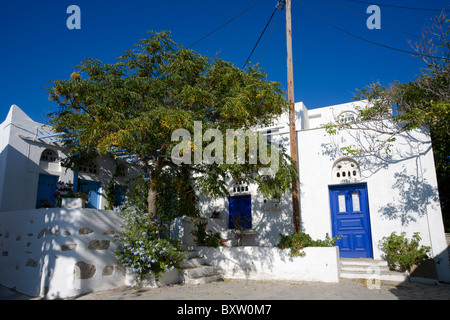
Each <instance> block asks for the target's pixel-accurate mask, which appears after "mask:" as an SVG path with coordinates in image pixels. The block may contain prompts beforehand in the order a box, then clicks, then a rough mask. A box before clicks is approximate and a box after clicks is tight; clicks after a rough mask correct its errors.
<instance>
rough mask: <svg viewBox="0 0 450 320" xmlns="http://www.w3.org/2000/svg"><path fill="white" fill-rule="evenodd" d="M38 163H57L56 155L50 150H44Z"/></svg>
mask: <svg viewBox="0 0 450 320" xmlns="http://www.w3.org/2000/svg"><path fill="white" fill-rule="evenodd" d="M40 161H44V162H57V161H58V153H57V152H56V151H55V150H52V149H45V150H44V151H43V152H42V154H41V159H40Z"/></svg>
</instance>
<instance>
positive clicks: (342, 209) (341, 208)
mask: <svg viewBox="0 0 450 320" xmlns="http://www.w3.org/2000/svg"><path fill="white" fill-rule="evenodd" d="M338 203H339V212H346V211H347V208H346V206H345V194H344V193H340V194H338Z"/></svg>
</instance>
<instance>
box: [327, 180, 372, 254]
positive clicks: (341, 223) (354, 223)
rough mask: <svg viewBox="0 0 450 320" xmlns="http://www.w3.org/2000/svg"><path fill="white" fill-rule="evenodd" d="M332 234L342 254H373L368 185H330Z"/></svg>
mask: <svg viewBox="0 0 450 320" xmlns="http://www.w3.org/2000/svg"><path fill="white" fill-rule="evenodd" d="M329 192H330V207H331V222H332V231H333V237H337V236H341V238H340V239H339V240H338V241H337V242H336V245H337V246H339V254H340V256H341V257H342V258H372V257H373V253H372V236H371V231H370V216H369V201H368V197H367V185H366V184H355V185H340V186H331V187H329Z"/></svg>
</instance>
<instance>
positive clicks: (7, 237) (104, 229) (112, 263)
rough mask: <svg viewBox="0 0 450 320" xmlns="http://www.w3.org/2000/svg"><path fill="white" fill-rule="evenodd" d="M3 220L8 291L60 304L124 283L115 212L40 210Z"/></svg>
mask: <svg viewBox="0 0 450 320" xmlns="http://www.w3.org/2000/svg"><path fill="white" fill-rule="evenodd" d="M0 217H1V221H2V222H1V225H0V246H1V250H2V254H1V256H0V284H2V285H3V286H6V287H9V288H15V290H17V291H18V292H21V293H24V294H27V295H30V296H41V297H46V298H51V299H54V298H64V297H69V296H75V295H79V294H82V293H87V292H92V291H95V290H104V289H110V288H115V287H119V286H121V285H123V284H124V281H125V270H124V269H123V268H122V267H120V266H118V265H117V264H116V259H115V257H114V254H113V250H114V249H115V244H114V242H113V241H112V238H113V236H114V234H115V230H117V228H119V227H120V225H121V222H120V220H119V219H118V217H117V216H116V215H115V214H114V213H113V212H111V211H103V210H94V209H70V210H69V209H36V210H26V211H10V212H1V213H0Z"/></svg>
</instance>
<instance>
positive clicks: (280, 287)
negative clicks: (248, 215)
mask: <svg viewBox="0 0 450 320" xmlns="http://www.w3.org/2000/svg"><path fill="white" fill-rule="evenodd" d="M40 299H41V298H31V297H27V296H24V295H21V294H18V293H16V292H14V291H12V290H9V289H6V288H4V287H0V300H40ZM65 300H238V301H245V300H450V284H444V283H440V284H439V285H429V284H420V283H413V282H402V283H398V282H385V281H383V282H381V285H380V286H379V288H373V287H371V284H368V283H367V282H366V280H362V279H361V280H351V279H341V281H340V282H339V283H319V282H293V281H247V280H225V281H218V282H211V283H207V284H201V285H170V286H164V287H159V288H144V289H138V290H135V289H133V288H130V287H121V288H117V289H112V290H105V291H97V292H93V293H88V294H84V295H80V296H77V297H72V298H68V299H65Z"/></svg>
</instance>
